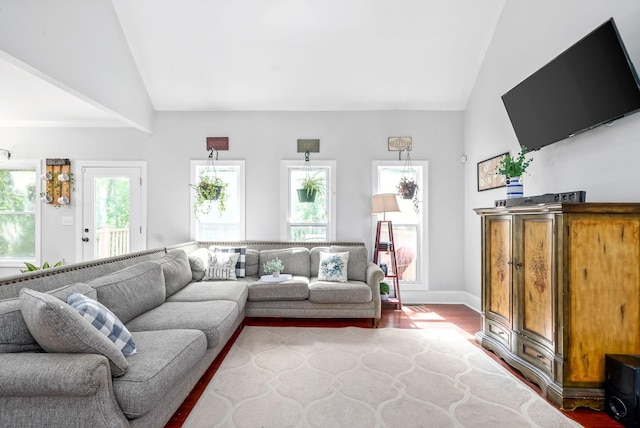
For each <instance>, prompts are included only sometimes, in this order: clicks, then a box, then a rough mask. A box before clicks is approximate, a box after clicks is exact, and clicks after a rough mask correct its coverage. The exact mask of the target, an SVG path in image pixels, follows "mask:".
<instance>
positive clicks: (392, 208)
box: [371, 193, 402, 309]
mask: <svg viewBox="0 0 640 428" xmlns="http://www.w3.org/2000/svg"><path fill="white" fill-rule="evenodd" d="M398 211H400V207H399V206H398V197H397V195H396V194H395V193H381V194H378V195H373V199H372V201H371V214H380V213H382V218H383V220H378V227H377V229H376V242H375V246H374V249H373V251H374V253H373V262H374V263H375V264H378V254H379V253H380V251H386V252H387V253H390V254H391V271H390V272H385V277H386V278H392V279H393V290H394V293H395V299H393V302H392V303H394V304H395V305H396V308H397V309H401V308H402V301H401V300H400V284H399V278H398V269H397V266H398V264H397V262H396V249H395V243H394V240H393V225H392V224H391V220H387V213H390V212H398ZM383 224H386V225H387V230H388V232H389V242H388V243H386V244H385V247H384V248H381V245H380V234H381V232H382V225H383Z"/></svg>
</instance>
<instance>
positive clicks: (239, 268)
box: [209, 246, 247, 278]
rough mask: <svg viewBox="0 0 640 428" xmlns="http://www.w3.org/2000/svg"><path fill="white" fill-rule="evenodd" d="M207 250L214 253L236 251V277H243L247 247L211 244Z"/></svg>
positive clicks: (244, 274)
mask: <svg viewBox="0 0 640 428" xmlns="http://www.w3.org/2000/svg"><path fill="white" fill-rule="evenodd" d="M209 250H211V251H213V252H214V253H238V255H239V257H238V261H237V262H236V277H238V278H244V277H245V276H246V266H247V247H216V246H211V247H209Z"/></svg>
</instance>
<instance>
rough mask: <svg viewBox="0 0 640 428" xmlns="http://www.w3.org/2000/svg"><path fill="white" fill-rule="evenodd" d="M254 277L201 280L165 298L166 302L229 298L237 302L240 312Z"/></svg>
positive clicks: (242, 309) (242, 310)
mask: <svg viewBox="0 0 640 428" xmlns="http://www.w3.org/2000/svg"><path fill="white" fill-rule="evenodd" d="M253 281H255V279H254V278H244V279H241V280H238V281H201V282H192V283H191V284H189V285H187V286H186V287H184V288H183V289H182V290H180V291H178V292H177V293H176V294H174V295H173V296H171V297H169V298H168V299H167V302H206V301H209V300H231V301H233V302H236V303H237V304H238V310H239V311H240V313H242V312H244V306H245V303H246V301H247V296H248V293H249V288H248V285H249V284H250V283H251V282H253Z"/></svg>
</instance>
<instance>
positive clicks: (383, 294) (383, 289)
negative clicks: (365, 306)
mask: <svg viewBox="0 0 640 428" xmlns="http://www.w3.org/2000/svg"><path fill="white" fill-rule="evenodd" d="M389 291H391V288H390V287H389V284H387V283H386V282H381V283H380V300H382V301H385V300H389Z"/></svg>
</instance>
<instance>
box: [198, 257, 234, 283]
mask: <svg viewBox="0 0 640 428" xmlns="http://www.w3.org/2000/svg"><path fill="white" fill-rule="evenodd" d="M238 257H240V254H238V253H222V252H217V251H215V252H212V253H211V259H210V260H209V265H208V266H207V268H206V269H205V271H204V278H202V279H203V280H204V281H211V280H218V281H220V280H226V281H235V280H236V279H237V277H236V263H238Z"/></svg>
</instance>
